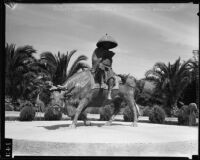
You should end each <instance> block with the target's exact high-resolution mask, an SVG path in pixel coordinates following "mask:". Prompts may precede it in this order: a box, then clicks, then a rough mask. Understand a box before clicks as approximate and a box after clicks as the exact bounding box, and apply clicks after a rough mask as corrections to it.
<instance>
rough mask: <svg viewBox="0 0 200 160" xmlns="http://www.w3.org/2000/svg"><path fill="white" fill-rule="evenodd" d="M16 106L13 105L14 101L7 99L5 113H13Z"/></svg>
mask: <svg viewBox="0 0 200 160" xmlns="http://www.w3.org/2000/svg"><path fill="white" fill-rule="evenodd" d="M13 110H14V105H13V104H12V99H11V98H9V97H5V111H13Z"/></svg>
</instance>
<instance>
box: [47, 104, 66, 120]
mask: <svg viewBox="0 0 200 160" xmlns="http://www.w3.org/2000/svg"><path fill="white" fill-rule="evenodd" d="M61 118H62V113H61V111H59V109H58V108H55V107H48V108H47V110H46V111H45V113H44V119H45V120H50V121H51V120H61Z"/></svg>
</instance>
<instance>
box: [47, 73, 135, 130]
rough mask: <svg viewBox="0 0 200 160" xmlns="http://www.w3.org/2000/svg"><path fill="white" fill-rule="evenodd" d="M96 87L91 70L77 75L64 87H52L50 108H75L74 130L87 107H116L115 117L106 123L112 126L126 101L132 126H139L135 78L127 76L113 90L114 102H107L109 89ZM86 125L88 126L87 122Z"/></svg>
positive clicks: (72, 125)
mask: <svg viewBox="0 0 200 160" xmlns="http://www.w3.org/2000/svg"><path fill="white" fill-rule="evenodd" d="M94 86H95V82H94V78H93V75H92V72H91V71H90V70H86V71H82V72H79V73H76V74H75V75H73V76H72V77H71V78H69V79H68V80H67V81H66V82H65V83H64V84H63V85H62V86H59V87H55V86H54V87H52V89H51V102H50V106H52V107H61V108H64V107H65V105H73V106H75V107H76V111H75V116H74V119H73V122H72V124H71V125H70V127H72V128H74V127H76V125H77V120H78V118H79V116H80V114H81V113H83V112H84V110H85V109H86V108H87V107H101V106H105V105H107V104H111V105H113V106H114V112H113V115H112V116H111V117H110V120H109V121H108V122H107V123H106V125H110V124H111V122H112V121H113V119H114V117H115V115H116V114H117V113H118V112H119V109H120V107H121V103H122V102H123V101H125V102H126V103H127V105H128V106H129V107H130V109H131V111H132V113H133V115H134V116H133V124H132V126H137V106H136V103H135V100H134V94H135V90H136V80H135V78H134V77H131V76H127V77H125V78H123V81H122V82H121V83H119V87H118V88H117V89H113V90H112V95H111V96H112V100H107V94H108V90H107V89H103V88H94ZM138 112H139V111H138ZM85 124H87V123H86V120H85Z"/></svg>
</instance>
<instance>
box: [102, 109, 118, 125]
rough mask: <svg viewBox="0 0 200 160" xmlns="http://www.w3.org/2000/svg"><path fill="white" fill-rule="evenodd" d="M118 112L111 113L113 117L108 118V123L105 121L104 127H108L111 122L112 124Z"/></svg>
mask: <svg viewBox="0 0 200 160" xmlns="http://www.w3.org/2000/svg"><path fill="white" fill-rule="evenodd" d="M118 112H119V111H116V112H114V113H113V115H112V116H111V117H110V119H109V121H107V122H106V123H105V126H110V125H111V124H112V122H113V120H114V119H115V116H116V115H117V113H118Z"/></svg>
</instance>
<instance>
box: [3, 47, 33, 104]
mask: <svg viewBox="0 0 200 160" xmlns="http://www.w3.org/2000/svg"><path fill="white" fill-rule="evenodd" d="M5 51H6V59H5V60H6V67H5V78H6V79H5V94H6V95H9V96H10V97H11V98H12V99H13V100H16V99H17V98H19V97H21V96H23V95H25V90H26V89H28V87H27V84H28V83H29V82H28V78H29V77H30V76H32V75H31V73H30V72H29V71H30V70H29V69H30V64H31V63H33V61H34V59H35V58H34V57H33V54H34V53H36V50H35V49H33V47H32V46H28V45H26V46H23V47H18V48H17V49H16V48H15V45H14V44H11V45H9V44H6V47H5Z"/></svg>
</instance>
